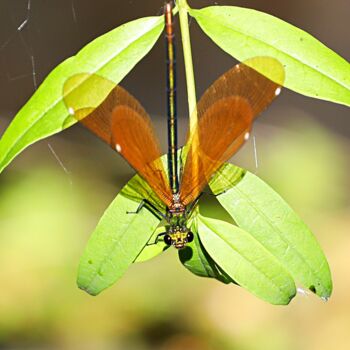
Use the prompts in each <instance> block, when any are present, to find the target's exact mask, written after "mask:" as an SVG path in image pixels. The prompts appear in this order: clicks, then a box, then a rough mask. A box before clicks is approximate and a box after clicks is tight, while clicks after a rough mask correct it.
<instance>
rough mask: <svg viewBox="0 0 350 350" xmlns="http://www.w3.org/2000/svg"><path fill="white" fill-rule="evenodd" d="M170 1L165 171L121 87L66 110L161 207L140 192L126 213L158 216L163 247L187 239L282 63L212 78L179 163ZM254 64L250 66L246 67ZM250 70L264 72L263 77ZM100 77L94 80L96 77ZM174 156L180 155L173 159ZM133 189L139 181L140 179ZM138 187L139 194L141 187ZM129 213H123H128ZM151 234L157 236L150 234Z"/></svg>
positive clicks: (143, 120) (257, 64) (279, 80)
mask: <svg viewBox="0 0 350 350" xmlns="http://www.w3.org/2000/svg"><path fill="white" fill-rule="evenodd" d="M172 9H173V7H172V3H171V2H167V3H166V5H165V11H164V19H165V42H166V67H167V69H166V71H167V126H168V151H167V163H166V165H167V171H165V167H164V163H163V161H162V159H161V157H162V151H161V148H160V144H159V141H158V139H157V137H156V134H155V131H154V128H153V125H152V122H151V118H150V117H149V115H148V114H147V112H146V111H145V109H144V108H143V107H142V106H141V104H140V103H139V102H138V101H137V99H136V98H135V97H133V96H132V95H131V94H130V93H129V92H127V91H126V90H125V89H124V88H122V87H121V86H119V85H118V86H116V87H114V88H113V89H112V91H111V92H110V94H109V95H108V97H107V98H106V99H105V100H104V101H103V102H102V103H101V104H100V105H99V106H98V107H97V108H95V109H92V110H91V111H90V110H88V111H84V113H83V114H81V113H80V114H79V111H77V110H73V108H72V107H69V103H68V104H67V102H66V104H67V107H68V109H69V110H73V113H71V114H73V115H75V116H76V117H77V116H78V115H82V116H80V117H77V119H78V120H79V122H80V123H81V124H83V125H84V126H85V127H87V128H88V129H89V130H90V131H92V132H93V133H94V134H95V135H97V136H98V137H99V138H101V139H102V140H103V141H104V142H106V143H107V144H108V145H110V146H111V147H112V149H113V150H115V151H116V152H117V153H119V154H120V155H121V156H122V157H123V158H124V159H125V160H126V161H127V162H128V163H129V164H130V165H131V167H133V168H134V169H135V170H136V171H137V172H138V174H139V175H140V176H141V178H142V179H143V180H144V181H145V182H146V183H147V184H148V186H149V187H150V188H151V189H152V191H153V192H154V193H155V194H156V197H157V200H158V201H160V202H161V203H162V204H163V205H162V206H161V207H162V208H164V210H160V209H159V208H160V206H158V205H157V203H155V202H154V201H153V202H152V201H151V200H149V199H147V198H142V200H141V201H140V202H139V206H138V208H137V210H136V211H135V212H132V214H137V213H139V212H140V210H142V209H143V208H144V207H145V208H146V209H148V210H150V211H151V212H152V213H153V214H154V215H156V216H157V217H158V218H159V219H162V220H165V223H166V224H165V232H163V233H161V234H160V235H158V237H163V240H164V242H165V243H166V244H167V245H168V246H174V247H175V248H176V249H182V248H184V247H185V246H186V245H187V244H188V243H190V242H192V241H193V239H194V234H193V232H192V231H191V229H190V228H189V220H190V218H191V215H192V213H193V212H194V209H195V208H196V207H197V205H198V201H199V198H200V196H201V194H202V192H203V190H204V188H205V186H206V185H207V184H208V183H209V182H210V179H211V178H212V176H213V175H214V174H216V173H217V172H218V171H219V170H220V168H221V166H222V165H223V164H224V163H225V162H226V161H227V160H229V159H230V158H231V157H232V156H233V155H234V154H235V153H236V152H237V151H238V149H239V148H240V147H241V146H242V145H243V144H244V143H245V142H246V141H247V140H248V138H249V135H250V133H251V129H252V124H253V121H254V120H255V119H256V117H257V116H258V115H259V114H260V113H261V112H262V111H263V110H264V109H265V108H266V107H267V106H268V105H269V104H270V103H271V102H272V101H273V100H274V99H275V97H276V96H277V95H278V94H279V92H280V91H281V86H282V84H283V81H284V70H283V67H282V65H281V64H280V63H279V62H278V61H277V60H275V59H273V58H270V57H255V58H252V59H250V60H246V61H244V62H243V63H240V64H237V65H235V66H234V67H233V68H231V69H230V70H228V71H227V72H226V73H224V74H223V75H222V76H221V77H219V78H218V79H217V80H216V81H215V82H214V83H213V84H212V85H211V86H210V87H209V88H208V89H207V90H206V91H205V93H204V94H203V96H202V97H201V99H200V100H199V102H198V104H197V108H196V113H197V115H198V122H197V123H196V125H195V127H194V128H193V129H192V130H190V132H189V134H188V137H187V143H186V147H185V149H186V159H185V161H184V166H180V164H179V159H178V151H179V148H178V140H177V133H178V130H177V110H176V108H177V96H176V59H175V39H174V38H175V35H174V18H173V13H172ZM252 67H254V68H252ZM258 70H262V71H264V73H265V72H268V76H269V78H267V77H266V76H265V74H264V75H263V74H261V73H259V72H258ZM101 79H102V78H101ZM180 159H181V157H180ZM139 185H140V187H142V186H143V183H142V182H140V184H139ZM143 192H145V191H143V190H142V189H140V193H143ZM129 214H131V213H129ZM158 237H157V240H158Z"/></svg>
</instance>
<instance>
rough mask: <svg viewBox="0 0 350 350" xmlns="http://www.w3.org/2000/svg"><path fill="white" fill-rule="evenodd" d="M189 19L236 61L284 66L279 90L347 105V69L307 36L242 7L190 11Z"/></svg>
mask: <svg viewBox="0 0 350 350" xmlns="http://www.w3.org/2000/svg"><path fill="white" fill-rule="evenodd" d="M190 14H191V16H193V17H194V18H195V19H196V20H197V22H198V23H199V25H200V27H201V28H202V29H203V31H204V32H205V33H206V34H207V35H208V36H209V37H210V38H211V39H212V40H213V41H214V42H215V43H216V44H217V45H218V46H220V47H221V48H222V49H223V50H224V51H226V52H227V53H228V54H230V55H232V56H233V57H235V58H237V59H238V60H239V61H245V60H247V59H249V58H252V57H256V56H269V57H273V58H275V59H277V60H278V61H280V62H281V63H282V64H283V66H284V68H285V72H286V79H285V84H284V85H285V86H286V87H288V88H289V89H291V90H294V91H296V92H298V93H301V94H303V95H306V96H311V97H315V98H319V99H324V100H328V101H332V102H336V103H341V104H344V105H347V106H350V64H349V63H348V62H346V61H345V60H344V59H343V58H342V57H340V56H339V55H338V54H336V53H335V52H333V51H332V50H330V49H329V48H327V47H326V46H325V45H323V44H322V43H321V42H319V41H318V40H316V39H315V38H314V37H312V36H311V35H310V34H308V33H306V32H304V31H302V30H301V29H299V28H297V27H294V26H292V25H291V24H289V23H286V22H284V21H282V20H280V19H278V18H276V17H273V16H271V15H268V14H266V13H263V12H259V11H255V10H251V9H247V8H241V7H234V6H212V7H206V8H203V9H201V10H190ZM262 73H264V72H262Z"/></svg>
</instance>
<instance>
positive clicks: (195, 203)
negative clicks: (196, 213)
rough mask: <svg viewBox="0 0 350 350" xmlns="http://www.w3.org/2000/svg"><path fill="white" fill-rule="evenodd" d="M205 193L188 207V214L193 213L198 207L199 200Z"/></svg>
mask: <svg viewBox="0 0 350 350" xmlns="http://www.w3.org/2000/svg"><path fill="white" fill-rule="evenodd" d="M202 194H203V192H202V193H201V194H200V195H199V196H198V197H197V198H196V199H195V200H194V201H193V202H192V203H191V204H190V205H189V206H188V208H187V212H188V213H192V210H193V209H194V208H195V207H196V205H197V204H198V202H199V199H200V198H201V196H202Z"/></svg>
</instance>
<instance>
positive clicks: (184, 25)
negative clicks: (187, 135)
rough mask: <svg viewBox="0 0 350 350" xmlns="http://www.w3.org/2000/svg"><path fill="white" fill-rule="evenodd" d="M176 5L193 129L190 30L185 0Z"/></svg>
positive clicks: (194, 115) (191, 128)
mask: <svg viewBox="0 0 350 350" xmlns="http://www.w3.org/2000/svg"><path fill="white" fill-rule="evenodd" d="M177 6H178V9H179V18H180V27H181V38H182V47H183V54H184V61H185V72H186V84H187V96H188V112H189V115H190V131H191V132H192V131H193V130H194V127H195V126H196V124H197V110H196V105H197V98H196V86H195V80H194V72H193V62H192V49H191V39H190V31H189V26H188V8H189V7H188V5H187V2H186V0H178V1H177Z"/></svg>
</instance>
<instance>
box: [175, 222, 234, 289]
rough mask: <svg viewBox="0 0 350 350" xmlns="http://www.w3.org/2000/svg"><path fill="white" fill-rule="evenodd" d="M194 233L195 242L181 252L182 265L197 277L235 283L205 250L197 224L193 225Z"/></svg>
mask: <svg viewBox="0 0 350 350" xmlns="http://www.w3.org/2000/svg"><path fill="white" fill-rule="evenodd" d="M196 222H197V220H196ZM192 232H193V233H194V240H193V242H191V243H190V244H187V246H186V247H185V248H184V249H181V250H180V251H179V259H180V261H181V262H182V264H183V265H184V266H185V267H186V268H187V269H188V270H190V271H191V272H192V273H194V274H195V275H197V276H200V277H210V278H216V279H217V280H218V281H221V282H223V283H231V282H233V281H232V279H231V278H230V277H229V276H228V275H227V274H226V273H225V272H223V271H222V270H221V269H220V267H219V266H217V264H216V263H215V261H214V260H213V259H212V258H211V257H210V255H209V254H208V253H207V251H206V250H205V249H204V247H203V244H202V242H201V241H200V239H199V236H198V228H197V224H193V225H192Z"/></svg>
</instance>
